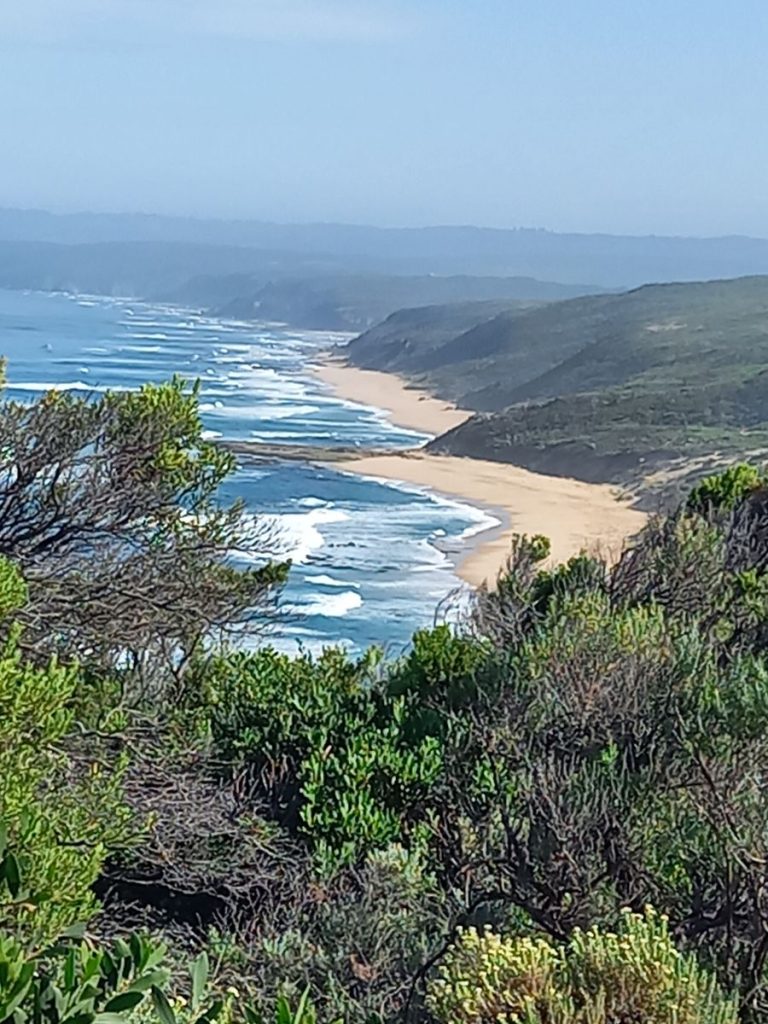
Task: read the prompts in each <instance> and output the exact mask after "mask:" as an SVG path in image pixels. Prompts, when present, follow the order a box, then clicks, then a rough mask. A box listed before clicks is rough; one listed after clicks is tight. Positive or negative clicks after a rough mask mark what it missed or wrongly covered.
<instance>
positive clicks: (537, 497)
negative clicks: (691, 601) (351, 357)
mask: <svg viewBox="0 0 768 1024" xmlns="http://www.w3.org/2000/svg"><path fill="white" fill-rule="evenodd" d="M313 372H314V373H315V374H316V375H317V377H318V378H319V379H320V380H322V381H324V382H325V383H326V384H328V385H330V386H331V387H332V388H333V389H334V391H336V393H337V394H338V395H340V396H341V397H343V398H346V399H350V400H353V401H359V402H361V403H364V404H367V405H374V406H377V407H378V408H380V409H384V410H386V411H387V412H388V413H389V414H390V417H391V419H392V422H394V423H395V424H397V425H398V426H402V427H408V428H410V429H413V430H418V431H420V432H423V433H427V434H430V435H435V434H439V433H443V432H445V431H447V430H450V429H452V428H453V427H455V426H457V425H458V424H459V423H461V422H463V421H464V420H465V419H466V418H467V416H469V415H471V414H470V413H467V412H464V411H463V410H459V409H457V408H456V407H455V406H451V405H450V403H447V402H444V401H442V400H441V399H436V398H434V397H432V396H429V395H426V394H425V393H424V392H423V391H419V390H417V389H415V388H412V387H410V386H408V384H407V382H406V381H404V380H402V379H401V378H399V377H396V376H394V375H393V374H388V373H381V372H379V371H372V370H358V369H357V368H355V367H351V366H348V365H344V364H342V363H341V362H340V361H339V360H338V359H333V360H329V361H328V362H325V363H323V364H321V365H319V366H315V367H313ZM333 466H334V469H337V470H340V471H342V472H346V473H354V474H357V475H360V476H367V477H374V478H377V479H380V480H388V481H391V482H393V483H402V484H406V485H410V486H414V485H415V486H417V487H420V488H427V489H428V490H431V491H433V492H435V493H437V494H441V495H443V496H445V497H448V498H451V499H454V500H455V499H457V498H458V499H460V500H462V501H465V502H467V503H468V504H470V505H474V506H475V507H478V508H481V509H482V510H483V511H486V512H489V513H490V514H492V515H493V516H495V517H496V518H497V519H499V520H500V525H499V526H496V527H493V528H489V529H488V530H484V531H482V532H481V533H478V534H476V535H475V536H474V537H472V538H469V539H468V541H467V545H466V549H465V550H464V551H463V552H462V553H460V554H459V555H458V557H457V558H456V573H457V575H458V576H459V577H460V578H461V579H463V580H464V581H465V582H467V583H469V584H471V585H472V586H480V585H481V584H483V583H488V584H492V583H493V582H494V581H495V579H496V577H497V575H498V573H499V571H500V570H501V569H502V568H503V567H504V565H505V563H506V559H507V557H508V555H509V552H510V548H511V544H512V538H513V536H514V534H516V533H526V534H529V535H530V534H536V533H543V534H545V535H546V536H548V537H549V538H550V541H551V544H552V554H551V559H550V560H551V562H554V563H557V562H565V561H567V560H568V559H569V558H571V557H572V556H573V555H576V554H578V553H579V552H580V551H584V550H586V551H587V552H590V553H593V554H600V555H601V556H603V557H605V558H607V559H608V560H609V561H610V560H614V559H616V558H618V557H619V555H620V554H621V551H622V548H623V546H624V544H625V542H626V540H627V539H628V538H629V537H631V536H632V535H633V534H635V533H637V532H638V531H639V530H640V529H642V527H643V526H644V525H645V522H646V520H647V515H646V513H645V512H642V511H639V510H638V509H636V508H632V507H631V506H630V504H629V498H628V496H626V495H623V494H622V493H621V492H620V491H619V489H618V488H616V487H615V486H613V485H611V484H589V483H585V482H583V481H581V480H573V479H570V478H568V477H554V476H545V475H543V474H541V473H533V472H531V471H530V470H527V469H522V468H521V467H519V466H513V465H510V464H508V463H502V462H489V461H486V460H482V459H468V458H459V457H458V456H450V455H430V454H427V453H426V452H423V451H421V450H419V449H417V448H414V449H411V450H408V451H405V452H400V453H388V454H373V455H368V456H362V457H359V458H357V457H356V458H350V459H342V460H340V461H334V463H333Z"/></svg>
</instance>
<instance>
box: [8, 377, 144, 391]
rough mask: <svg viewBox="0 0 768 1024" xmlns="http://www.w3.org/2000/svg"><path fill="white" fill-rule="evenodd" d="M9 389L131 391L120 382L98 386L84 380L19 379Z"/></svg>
mask: <svg viewBox="0 0 768 1024" xmlns="http://www.w3.org/2000/svg"><path fill="white" fill-rule="evenodd" d="M8 388H9V390H11V391H90V392H97V393H99V394H100V393H101V392H103V391H132V390H133V388H129V387H125V386H124V385H122V384H110V385H106V384H105V385H103V386H99V385H96V384H86V383H85V381H84V380H70V381H31V380H28V381H19V382H17V383H16V384H9V385H8Z"/></svg>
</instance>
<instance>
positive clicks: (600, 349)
mask: <svg viewBox="0 0 768 1024" xmlns="http://www.w3.org/2000/svg"><path fill="white" fill-rule="evenodd" d="M476 312H477V314H478V315H477V317H476V320H475V323H474V324H472V325H468V323H467V321H468V320H471V319H472V315H473V311H472V310H471V309H469V308H468V307H458V308H456V309H455V310H454V311H453V313H451V311H450V310H447V309H442V310H439V311H436V313H435V318H434V322H433V323H432V324H430V325H427V326H426V327H425V326H424V324H423V311H410V312H409V311H405V312H402V313H399V314H397V315H396V316H395V317H391V318H390V319H389V320H388V321H386V322H385V323H384V324H382V325H380V326H378V327H376V328H375V329H373V330H372V331H369V332H367V333H366V334H364V335H362V336H361V337H360V338H358V339H355V340H354V341H353V342H351V343H350V345H349V346H348V348H347V355H348V358H349V360H350V362H351V363H353V364H355V365H359V366H365V367H370V368H376V369H382V370H389V371H392V372H397V373H400V374H403V375H405V376H407V377H409V378H410V379H411V380H413V381H414V382H416V383H418V384H420V385H422V386H425V387H426V388H428V389H429V390H431V391H433V392H435V393H436V394H439V395H441V396H444V397H445V398H448V399H451V400H452V401H455V402H457V403H458V404H459V405H461V406H463V407H464V408H467V409H470V410H475V411H477V412H478V413H481V414H482V415H480V416H477V417H475V418H473V419H472V420H470V421H469V422H468V423H467V424H466V425H464V426H462V427H459V428H457V429H456V430H454V431H451V432H450V433H449V434H447V435H445V436H444V437H443V438H439V439H438V440H437V441H436V442H435V443H434V445H433V448H434V449H435V450H438V451H450V452H453V453H456V454H463V455H476V456H483V457H490V458H494V459H499V460H502V461H510V462H516V463H520V464H524V465H529V466H532V467H534V468H541V469H546V470H547V471H550V472H564V473H568V474H569V475H579V476H584V477H586V478H588V479H614V478H616V477H617V475H618V476H619V477H621V476H623V475H624V474H625V473H626V472H627V471H630V470H631V469H632V467H634V466H636V465H637V464H638V460H643V459H649V458H650V459H652V460H653V459H665V458H667V457H675V456H681V455H689V454H702V453H705V452H709V451H713V450H719V451H725V452H728V451H742V450H744V449H745V448H747V447H754V448H757V447H763V446H765V445H766V444H768V277H751V278H741V279H737V280H733V281H711V282H702V283H694V284H670V285H649V286H646V287H643V288H639V289H637V290H634V291H631V292H626V293H623V294H616V295H599V296H587V297H583V298H577V299H573V300H569V301H565V302H557V303H551V304H547V305H537V306H528V307H525V308H516V309H509V310H505V311H503V312H500V313H498V314H496V315H493V311H492V310H489V309H484V308H481V307H478V308H477V310H476ZM489 312H490V314H491V315H488V314H489ZM451 317H453V318H454V321H455V324H456V326H457V328H458V329H456V330H453V329H451V327H450V322H451Z"/></svg>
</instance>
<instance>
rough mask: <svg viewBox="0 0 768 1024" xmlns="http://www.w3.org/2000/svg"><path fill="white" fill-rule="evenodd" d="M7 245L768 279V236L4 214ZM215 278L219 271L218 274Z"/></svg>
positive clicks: (352, 264)
mask: <svg viewBox="0 0 768 1024" xmlns="http://www.w3.org/2000/svg"><path fill="white" fill-rule="evenodd" d="M0 239H4V240H6V241H34V242H57V243H64V244H69V245H72V244H82V243H97V242H99V243H104V242H110V243H111V242H142V243H146V242H155V243H157V242H175V243H183V244H186V245H214V246H225V247H246V248H255V249H262V250H268V251H273V252H291V253H294V254H296V255H297V256H305V257H306V256H312V257H315V256H321V257H322V259H323V260H333V261H335V263H336V265H337V266H339V265H341V264H343V265H344V266H345V267H346V268H347V269H351V270H353V271H357V272H359V271H363V270H364V271H366V272H371V273H377V274H379V273H380V274H404V275H413V276H420V275H423V274H440V275H456V274H471V275H474V276H483V277H488V276H494V277H498V276H501V277H533V278H537V279H539V280H544V281H559V282H562V283H565V284H580V283H586V284H591V285H599V286H601V287H604V288H628V287H633V286H635V285H640V284H645V283H649V282H654V281H676V280H683V281H684V280H701V279H706V278H726V277H737V276H743V275H749V274H766V273H768V240H765V239H757V238H746V237H739V236H733V237H725V238H673V237H658V236H642V237H641V236H620V235H605V234H591V235H590V234H559V233H557V232H553V231H541V230H535V229H528V228H518V229H512V230H506V229H504V230H500V229H493V228H477V227H427V228H376V227H368V226H364V225H349V224H271V223H264V222H259V221H217V220H200V219H194V218H183V217H160V216H153V215H141V214H90V213H83V214H74V215H68V216H61V215H54V214H51V213H47V212H45V211H40V210H8V209H0ZM214 272H215V271H214Z"/></svg>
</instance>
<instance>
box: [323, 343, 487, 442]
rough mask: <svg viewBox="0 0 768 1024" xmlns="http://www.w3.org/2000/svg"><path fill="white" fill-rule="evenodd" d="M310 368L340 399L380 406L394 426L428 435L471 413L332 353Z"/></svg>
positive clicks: (436, 432) (391, 376) (464, 419)
mask: <svg viewBox="0 0 768 1024" xmlns="http://www.w3.org/2000/svg"><path fill="white" fill-rule="evenodd" d="M309 369H310V370H311V372H312V375H313V376H314V377H316V378H317V379H318V380H320V381H322V382H323V384H327V385H328V386H329V387H330V388H331V389H332V390H333V391H334V392H335V393H336V394H337V395H339V396H340V397H341V398H345V399H347V400H348V401H351V402H359V403H360V405H369V406H373V407H374V408H376V409H381V410H382V412H385V413H386V414H387V418H388V419H389V421H390V422H391V423H393V424H394V425H395V426H396V427H403V428H404V429H406V430H413V431H416V432H417V433H419V434H426V435H428V436H429V437H436V436H437V435H438V434H444V433H445V432H446V431H448V430H452V429H453V428H454V427H458V426H459V424H460V423H465V422H466V420H468V419H469V417H470V416H471V415H472V413H471V412H468V411H467V410H464V409H459V408H458V407H457V406H455V405H453V404H452V403H451V402H446V401H443V399H442V398H435V397H434V395H430V394H429V392H427V391H424V390H423V389H420V388H416V387H414V386H413V385H412V384H411V383H410V382H409V381H407V380H406V379H405V378H404V377H398V376H397V375H396V374H394V373H383V372H382V371H381V370H359V369H358V368H357V367H356V366H349V365H348V364H347V363H345V362H344V361H343V359H341V358H339V357H338V356H335V355H330V356H328V357H326V358H325V359H323V360H322V361H318V362H314V363H312V365H311V366H310V367H309Z"/></svg>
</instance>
